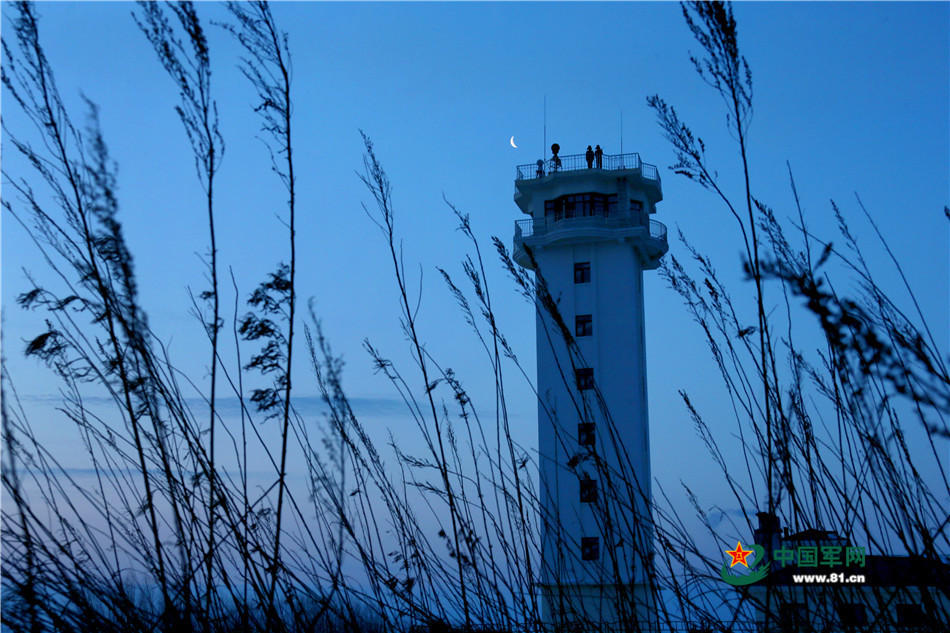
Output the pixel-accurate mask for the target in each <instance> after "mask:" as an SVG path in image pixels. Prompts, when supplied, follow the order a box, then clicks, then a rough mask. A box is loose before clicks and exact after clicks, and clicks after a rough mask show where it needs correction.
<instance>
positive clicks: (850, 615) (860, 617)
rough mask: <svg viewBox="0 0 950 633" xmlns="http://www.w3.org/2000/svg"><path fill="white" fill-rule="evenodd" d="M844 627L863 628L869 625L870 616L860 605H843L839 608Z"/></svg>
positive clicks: (839, 615)
mask: <svg viewBox="0 0 950 633" xmlns="http://www.w3.org/2000/svg"><path fill="white" fill-rule="evenodd" d="M838 617H839V618H841V625H842V626H863V625H865V624H867V623H868V614H867V613H866V612H865V611H864V605H863V604H860V603H849V604H842V605H840V606H839V607H838Z"/></svg>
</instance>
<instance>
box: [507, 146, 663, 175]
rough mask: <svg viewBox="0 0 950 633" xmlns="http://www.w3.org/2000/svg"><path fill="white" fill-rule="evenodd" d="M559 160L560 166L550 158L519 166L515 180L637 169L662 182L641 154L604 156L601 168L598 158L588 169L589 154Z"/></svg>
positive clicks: (563, 157)
mask: <svg viewBox="0 0 950 633" xmlns="http://www.w3.org/2000/svg"><path fill="white" fill-rule="evenodd" d="M559 160H560V163H559V164H558V163H556V162H555V161H554V159H552V158H549V159H547V160H543V161H541V164H540V165H539V164H538V163H528V164H527V165H518V167H517V169H516V174H515V180H534V179H536V178H543V177H545V176H550V175H551V174H559V173H564V172H567V171H584V170H588V169H590V170H594V169H599V170H604V171H617V170H620V169H635V170H639V171H640V175H641V176H642V177H643V178H645V179H647V180H655V181H657V182H659V180H660V172H659V171H658V170H657V168H656V165H651V164H650V163H644V162H641V160H640V154H638V153H636V152H632V153H630V154H604V155H603V156H602V157H601V161H600V167H598V163H597V159H596V158H595V159H594V161H593V162H592V166H591V167H588V166H587V154H569V155H567V156H561V157H559Z"/></svg>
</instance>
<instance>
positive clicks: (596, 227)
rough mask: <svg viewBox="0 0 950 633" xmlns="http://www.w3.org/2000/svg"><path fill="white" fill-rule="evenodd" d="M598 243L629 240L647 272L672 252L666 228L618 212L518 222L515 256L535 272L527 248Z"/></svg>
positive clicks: (641, 216) (644, 217)
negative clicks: (598, 241)
mask: <svg viewBox="0 0 950 633" xmlns="http://www.w3.org/2000/svg"><path fill="white" fill-rule="evenodd" d="M562 160H563V159H562ZM585 165H586V162H585ZM597 240H629V241H630V242H632V243H633V246H634V248H635V249H636V250H637V252H638V254H639V255H640V262H641V264H642V266H643V268H644V269H646V270H652V269H654V268H656V267H657V266H659V264H660V258H661V257H662V256H663V255H664V254H665V253H666V251H667V250H669V244H668V242H667V238H666V225H664V224H663V223H662V222H658V221H656V220H649V219H648V218H647V217H646V214H644V213H642V212H640V213H637V212H619V213H603V214H594V215H586V216H575V217H562V218H558V219H555V218H554V217H551V216H546V217H543V218H534V219H532V218H527V219H524V220H516V221H515V239H514V251H513V256H514V259H515V261H516V262H517V263H518V264H519V265H521V266H524V267H525V268H533V265H532V264H531V259H530V258H529V257H528V253H527V251H526V250H525V247H526V246H527V247H528V248H530V249H532V250H534V249H537V248H544V247H547V246H552V245H556V244H571V243H580V242H591V241H597Z"/></svg>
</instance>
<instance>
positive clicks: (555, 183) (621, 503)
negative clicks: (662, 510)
mask: <svg viewBox="0 0 950 633" xmlns="http://www.w3.org/2000/svg"><path fill="white" fill-rule="evenodd" d="M555 147H556V146H555ZM552 149H555V148H554V147H552ZM555 156H556V154H555ZM589 163H590V161H589V159H588V157H587V155H582V154H578V155H574V156H561V157H559V158H558V157H555V158H553V159H551V160H548V161H545V162H541V161H539V162H538V163H537V164H534V165H523V166H520V167H518V173H517V179H516V180H515V202H516V203H517V205H518V206H519V207H520V208H521V210H522V211H523V212H524V213H525V214H527V215H528V216H530V217H529V218H527V219H524V220H519V221H517V222H516V223H515V239H514V258H515V260H516V261H517V262H518V263H519V264H521V265H522V266H525V267H528V268H532V269H534V270H535V272H536V273H537V277H538V281H539V282H541V281H542V280H543V282H544V288H540V289H539V291H538V302H539V309H538V318H537V357H538V394H539V402H538V436H539V442H538V447H539V455H540V459H539V461H540V469H541V473H540V483H541V489H540V495H541V498H540V499H541V507H542V511H543V513H544V514H545V516H543V517H542V535H543V536H542V570H541V579H540V592H541V598H542V609H543V617H544V619H545V621H546V622H548V623H549V624H550V625H551V626H552V627H554V628H557V629H562V630H563V629H565V628H567V629H570V628H573V627H574V626H576V627H577V628H582V629H583V630H591V628H592V625H593V626H594V627H597V628H601V629H602V630H608V631H610V630H618V629H621V628H622V629H627V630H641V631H650V630H652V627H653V625H652V624H651V623H652V622H654V621H655V617H654V616H653V612H654V609H653V608H651V605H652V604H653V600H652V593H651V592H650V591H649V585H648V584H647V580H648V577H649V574H650V573H651V566H652V563H651V561H652V543H651V539H650V530H649V511H648V507H649V500H650V450H649V435H648V424H647V387H646V384H647V383H646V358H645V350H644V319H643V316H644V315H643V271H644V270H652V269H654V268H656V267H657V266H658V265H659V260H660V258H661V257H662V256H663V254H664V253H665V252H666V251H667V249H668V246H667V241H666V227H665V226H663V225H662V224H661V223H659V222H657V221H655V220H651V219H649V217H650V214H653V213H655V212H656V203H657V202H659V201H660V200H662V198H663V196H662V192H661V189H660V177H659V174H658V172H657V169H656V167H655V166H653V165H648V164H644V163H641V162H640V157H639V155H637V154H623V155H613V156H608V155H604V156H602V158H597V159H595V160H594V162H593V166H592V167H588V164H589ZM539 285H540V284H539ZM545 288H546V292H545ZM545 302H546V303H547V304H548V307H545V306H544V305H543V304H544V303H545ZM552 306H556V313H557V314H558V315H559V317H558V316H554V315H552V310H551V307H552ZM634 622H635V623H636V624H635V625H634V624H633V623H634Z"/></svg>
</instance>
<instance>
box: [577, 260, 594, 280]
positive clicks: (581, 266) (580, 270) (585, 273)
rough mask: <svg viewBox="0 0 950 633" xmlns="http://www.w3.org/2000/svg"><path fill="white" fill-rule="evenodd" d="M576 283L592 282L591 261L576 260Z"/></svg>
mask: <svg viewBox="0 0 950 633" xmlns="http://www.w3.org/2000/svg"><path fill="white" fill-rule="evenodd" d="M574 283H576V284H586V283H590V262H576V263H575V264H574Z"/></svg>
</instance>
